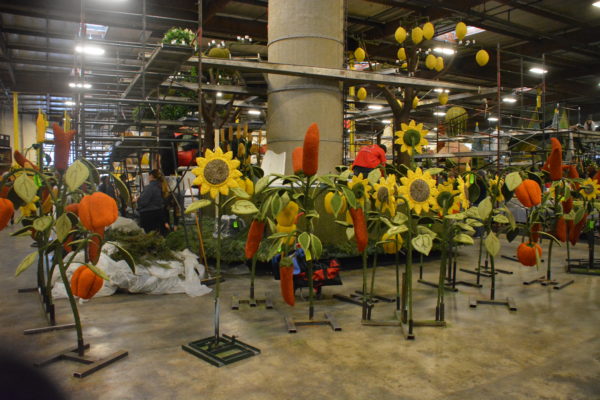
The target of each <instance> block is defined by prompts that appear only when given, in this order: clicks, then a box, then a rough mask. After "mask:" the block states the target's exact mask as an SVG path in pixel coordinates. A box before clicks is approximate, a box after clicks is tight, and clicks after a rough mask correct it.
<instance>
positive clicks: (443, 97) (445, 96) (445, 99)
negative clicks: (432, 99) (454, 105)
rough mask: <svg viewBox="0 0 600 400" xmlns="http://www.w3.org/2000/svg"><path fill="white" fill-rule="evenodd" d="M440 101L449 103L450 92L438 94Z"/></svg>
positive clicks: (444, 103)
mask: <svg viewBox="0 0 600 400" xmlns="http://www.w3.org/2000/svg"><path fill="white" fill-rule="evenodd" d="M438 101H439V102H440V104H441V105H443V106H444V105H446V104H447V103H448V93H440V95H439V96H438Z"/></svg>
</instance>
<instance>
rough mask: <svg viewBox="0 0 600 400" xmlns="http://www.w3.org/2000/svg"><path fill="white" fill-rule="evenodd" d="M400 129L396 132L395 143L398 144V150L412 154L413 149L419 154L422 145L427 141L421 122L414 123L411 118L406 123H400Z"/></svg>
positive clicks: (425, 131)
mask: <svg viewBox="0 0 600 400" xmlns="http://www.w3.org/2000/svg"><path fill="white" fill-rule="evenodd" d="M400 127H401V128H402V130H400V131H398V132H396V137H397V138H398V139H396V141H395V143H396V144H399V145H400V151H403V152H406V153H408V154H409V155H411V156H412V155H413V151H416V152H417V153H419V154H421V153H422V152H423V146H427V145H428V144H429V142H428V141H427V140H426V139H425V135H427V132H428V131H427V130H425V129H423V124H418V125H417V124H415V121H414V120H411V121H410V122H409V124H408V125H406V124H405V123H404V122H403V123H402V124H401V125H400Z"/></svg>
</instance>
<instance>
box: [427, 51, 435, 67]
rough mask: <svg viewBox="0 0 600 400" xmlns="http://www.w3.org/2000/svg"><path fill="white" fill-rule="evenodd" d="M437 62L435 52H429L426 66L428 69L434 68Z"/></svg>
mask: <svg viewBox="0 0 600 400" xmlns="http://www.w3.org/2000/svg"><path fill="white" fill-rule="evenodd" d="M436 64H437V58H435V56H434V55H433V54H428V55H427V57H425V66H426V67H427V68H428V69H434V68H435V66H436Z"/></svg>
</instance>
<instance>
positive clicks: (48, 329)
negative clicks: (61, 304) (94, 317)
mask: <svg viewBox="0 0 600 400" xmlns="http://www.w3.org/2000/svg"><path fill="white" fill-rule="evenodd" d="M71 328H75V324H74V323H71V324H63V325H50V326H44V327H42V328H31V329H25V330H24V331H23V334H24V335H35V334H38V333H46V332H53V331H62V330H65V329H71Z"/></svg>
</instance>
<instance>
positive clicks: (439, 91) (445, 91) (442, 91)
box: [433, 88, 450, 93]
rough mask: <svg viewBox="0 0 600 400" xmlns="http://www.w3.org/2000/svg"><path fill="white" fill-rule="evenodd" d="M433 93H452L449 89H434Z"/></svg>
mask: <svg viewBox="0 0 600 400" xmlns="http://www.w3.org/2000/svg"><path fill="white" fill-rule="evenodd" d="M433 91H434V92H436V93H450V91H449V90H448V89H442V88H435V89H433Z"/></svg>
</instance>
